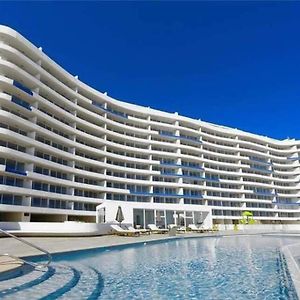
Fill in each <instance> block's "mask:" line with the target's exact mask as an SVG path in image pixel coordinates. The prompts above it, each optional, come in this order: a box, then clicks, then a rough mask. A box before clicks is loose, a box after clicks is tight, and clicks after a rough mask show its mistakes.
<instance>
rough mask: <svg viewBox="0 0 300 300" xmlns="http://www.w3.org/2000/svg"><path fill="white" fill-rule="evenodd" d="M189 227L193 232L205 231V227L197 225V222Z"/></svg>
mask: <svg viewBox="0 0 300 300" xmlns="http://www.w3.org/2000/svg"><path fill="white" fill-rule="evenodd" d="M188 228H189V229H190V230H191V231H193V232H204V229H203V228H201V227H197V226H196V225H195V224H190V225H189V226H188Z"/></svg>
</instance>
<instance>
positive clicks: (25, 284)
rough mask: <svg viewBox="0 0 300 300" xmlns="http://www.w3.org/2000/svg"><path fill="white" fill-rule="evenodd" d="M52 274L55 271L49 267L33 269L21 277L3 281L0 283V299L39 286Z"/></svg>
mask: <svg viewBox="0 0 300 300" xmlns="http://www.w3.org/2000/svg"><path fill="white" fill-rule="evenodd" d="M54 273H55V270H54V268H52V267H49V268H48V269H46V270H35V269H33V270H31V271H30V272H28V273H25V274H24V275H22V276H17V277H15V278H11V279H8V280H3V281H1V282H0V299H2V298H3V297H5V296H8V295H11V294H14V293H17V292H18V291H23V290H25V289H27V288H30V287H33V286H35V285H37V284H40V283H42V282H44V281H46V280H47V279H49V278H50V277H51V276H53V275H54Z"/></svg>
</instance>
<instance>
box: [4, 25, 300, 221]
mask: <svg viewBox="0 0 300 300" xmlns="http://www.w3.org/2000/svg"><path fill="white" fill-rule="evenodd" d="M299 152H300V142H299V141H296V140H290V139H288V140H275V139H271V138H267V137H263V136H259V135H255V134H251V133H247V132H243V131H240V130H237V129H232V128H227V127H223V126H218V125H214V124H210V123H207V122H203V121H199V120H194V119H191V118H187V117H184V116H181V115H179V114H178V113H166V112H161V111H159V110H155V109H151V108H149V107H142V106H138V105H133V104H129V103H125V102H121V101H118V100H115V99H113V98H111V97H109V96H108V95H106V94H103V93H101V92H99V91H96V90H95V89H93V88H91V87H90V86H88V85H86V84H84V83H83V82H81V81H80V80H79V79H78V77H74V76H73V75H71V74H69V73H68V72H67V71H65V70H64V69H63V68H61V67H60V66H59V65H58V64H56V63H55V62H54V61H53V60H51V59H50V58H49V57H48V56H47V55H45V54H44V53H43V51H42V50H41V49H38V48H37V47H35V46H34V45H33V44H32V43H30V42H29V41H28V40H26V39H25V38H24V37H23V36H22V35H20V34H19V33H17V32H16V31H14V30H12V29H11V28H8V27H5V26H0V221H25V222H27V221H28V222H29V221H31V222H60V221H72V220H78V221H85V222H95V221H96V219H97V220H98V221H101V222H104V221H105V222H110V221H113V220H114V218H115V214H116V208H117V207H118V206H119V205H120V206H121V207H122V209H123V211H124V216H125V221H126V222H129V223H133V224H134V225H141V226H142V227H146V226H147V224H149V223H156V224H158V225H160V226H162V227H166V226H167V225H168V224H172V223H174V222H177V223H178V222H179V221H180V222H184V223H185V224H189V223H202V222H207V224H211V223H212V222H213V223H214V224H234V223H237V222H238V221H239V220H240V219H241V218H242V217H241V216H242V213H243V212H245V211H250V212H252V213H253V216H254V219H255V220H256V221H257V223H262V224H270V223H284V224H299V220H300V210H299V200H300V198H299V197H300V196H299V188H300V185H299V178H300V177H299V176H300V165H299V159H300V158H299ZM97 207H98V209H97V212H96V208H97Z"/></svg>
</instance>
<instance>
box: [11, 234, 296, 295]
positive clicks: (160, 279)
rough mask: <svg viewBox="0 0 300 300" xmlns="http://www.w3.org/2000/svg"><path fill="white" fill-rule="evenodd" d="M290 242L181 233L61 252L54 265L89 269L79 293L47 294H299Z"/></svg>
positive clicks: (78, 272)
mask: <svg viewBox="0 0 300 300" xmlns="http://www.w3.org/2000/svg"><path fill="white" fill-rule="evenodd" d="M296 241H298V240H296ZM290 243H295V239H294V238H291V237H289V238H287V237H270V236H234V237H209V238H208V237H207V238H179V239H173V240H166V241H160V242H155V243H146V244H137V245H131V246H130V245H129V246H122V247H114V248H104V249H96V250H87V251H79V252H74V253H63V254H58V255H55V256H54V261H55V265H57V266H58V265H68V266H73V267H74V270H76V266H80V268H79V269H82V270H85V273H84V274H83V273H82V274H81V273H80V271H77V273H76V272H74V274H73V275H74V276H75V277H74V278H75V282H79V278H80V276H82V279H83V281H84V282H83V283H82V282H81V287H80V289H77V291H78V292H76V293H73V294H70V291H69V292H68V293H65V292H66V291H68V289H66V290H65V291H64V290H63V289H61V290H60V291H59V293H52V294H50V296H48V297H45V298H43V299H46V300H52V299H57V298H59V297H60V296H62V297H63V296H64V297H65V299H90V300H92V299H118V300H119V299H204V300H206V299H208V300H210V299H213V300H218V299H220V300H221V299H222V300H224V299H259V300H261V299H269V300H270V299H274V300H275V299H276V300H278V299H281V300H284V299H298V298H297V295H296V292H295V290H294V287H293V284H292V281H291V279H290V276H289V273H288V271H287V268H286V264H285V259H284V258H283V257H282V255H281V252H280V251H279V249H280V248H281V247H282V246H283V245H287V244H290ZM88 270H89V271H90V273H88V272H89V271H88ZM91 270H93V272H91ZM94 271H96V272H94ZM83 275H84V276H83ZM66 276H67V275H66ZM76 276H77V277H76ZM62 278H63V277H62ZM76 278H77V279H78V280H77V281H76ZM71 288H72V286H71ZM43 289H45V287H44V288H43ZM69 290H71V291H72V289H69ZM87 291H89V292H88V293H89V297H88V298H84V296H83V295H86V294H87V293H86V292H87ZM28 293H29V294H30V290H28V291H27V296H28V295H29V294H28ZM20 295H25V294H24V293H21V294H20ZM68 295H73V296H72V298H71V297H69V298H68ZM12 296H13V294H12ZM27 296H26V297H27ZM24 297H25V296H24ZM11 299H14V298H13V297H12V298H11ZM59 299H60V298H59Z"/></svg>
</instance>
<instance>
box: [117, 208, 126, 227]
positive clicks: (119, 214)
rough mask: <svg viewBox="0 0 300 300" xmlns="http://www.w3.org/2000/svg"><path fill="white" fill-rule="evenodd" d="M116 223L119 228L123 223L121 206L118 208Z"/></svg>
mask: <svg viewBox="0 0 300 300" xmlns="http://www.w3.org/2000/svg"><path fill="white" fill-rule="evenodd" d="M116 221H117V222H119V223H120V226H121V223H122V221H124V215H123V212H122V208H121V206H118V210H117V215H116Z"/></svg>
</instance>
